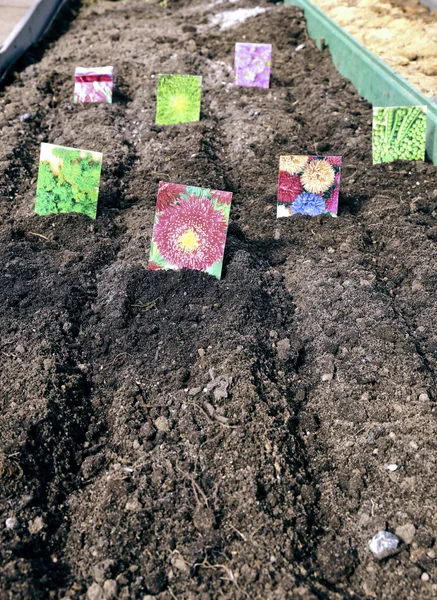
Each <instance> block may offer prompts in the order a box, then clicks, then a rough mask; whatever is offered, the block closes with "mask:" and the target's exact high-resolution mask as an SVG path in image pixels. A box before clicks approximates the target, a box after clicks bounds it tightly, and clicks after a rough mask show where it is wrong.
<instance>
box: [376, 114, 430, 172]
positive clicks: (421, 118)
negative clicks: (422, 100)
mask: <svg viewBox="0 0 437 600" xmlns="http://www.w3.org/2000/svg"><path fill="white" fill-rule="evenodd" d="M425 144H426V106H396V107H390V108H374V109H373V130H372V155H373V164H376V163H382V162H393V161H394V160H425Z"/></svg>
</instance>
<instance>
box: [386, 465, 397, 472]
mask: <svg viewBox="0 0 437 600" xmlns="http://www.w3.org/2000/svg"><path fill="white" fill-rule="evenodd" d="M384 469H385V470H386V471H397V470H398V469H399V467H398V465H395V464H390V465H384Z"/></svg>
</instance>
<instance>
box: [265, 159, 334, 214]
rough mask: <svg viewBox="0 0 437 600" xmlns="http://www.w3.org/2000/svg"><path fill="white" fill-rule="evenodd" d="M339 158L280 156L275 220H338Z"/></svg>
mask: <svg viewBox="0 0 437 600" xmlns="http://www.w3.org/2000/svg"><path fill="white" fill-rule="evenodd" d="M340 170H341V156H300V155H288V156H281V157H280V159H279V181H278V207H277V216H278V217H289V216H290V215H296V214H302V215H309V216H311V217H315V216H316V215H321V214H323V213H325V214H330V215H332V216H333V217H336V216H337V210H338V194H339V191H340Z"/></svg>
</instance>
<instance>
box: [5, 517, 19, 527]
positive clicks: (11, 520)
mask: <svg viewBox="0 0 437 600" xmlns="http://www.w3.org/2000/svg"><path fill="white" fill-rule="evenodd" d="M17 525H18V519H16V518H15V517H9V519H6V521H5V526H6V529H15V527H16V526H17Z"/></svg>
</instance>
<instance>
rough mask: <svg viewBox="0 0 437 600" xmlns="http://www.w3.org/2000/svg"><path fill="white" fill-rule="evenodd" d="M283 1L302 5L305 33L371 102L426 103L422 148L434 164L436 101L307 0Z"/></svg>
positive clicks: (380, 103) (387, 104) (435, 159)
mask: <svg viewBox="0 0 437 600" xmlns="http://www.w3.org/2000/svg"><path fill="white" fill-rule="evenodd" d="M284 2H285V4H291V5H294V6H299V7H300V8H302V9H303V11H304V14H305V19H306V21H307V29H308V33H309V35H310V36H311V37H312V38H313V39H314V40H315V42H316V44H317V46H318V48H319V49H320V50H323V48H324V46H329V50H330V52H331V55H332V60H333V61H334V64H335V66H336V68H337V69H338V71H339V72H340V73H341V74H342V75H344V77H346V78H347V79H349V80H350V81H351V82H352V83H353V84H354V86H355V87H356V88H357V90H358V92H359V94H360V95H361V96H363V97H364V98H365V99H366V100H368V101H369V102H371V103H372V104H373V106H411V105H419V104H420V105H425V106H427V108H428V115H427V127H426V152H427V155H428V157H429V159H430V160H431V161H432V162H433V163H434V164H435V165H437V104H434V102H432V101H431V99H430V98H427V97H426V96H425V95H424V94H422V93H421V92H419V90H417V89H416V88H415V87H414V86H413V85H411V84H410V83H409V82H408V81H406V80H405V79H404V78H403V77H401V76H400V75H398V74H397V73H395V71H393V69H391V68H390V67H389V66H388V65H386V64H385V63H384V62H383V61H382V60H381V59H379V58H378V57H377V56H375V55H374V54H373V53H372V52H370V51H369V50H367V48H365V47H364V46H363V45H362V44H361V43H360V42H358V41H357V40H356V39H355V38H354V37H352V36H351V35H350V34H349V33H347V31H345V30H344V29H343V28H342V27H340V26H339V25H337V23H335V22H334V21H333V20H332V19H331V18H330V17H328V16H327V15H326V14H325V13H324V12H323V11H322V10H320V8H318V7H317V6H315V5H314V4H313V3H312V2H310V0H284Z"/></svg>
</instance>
